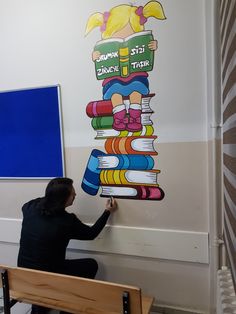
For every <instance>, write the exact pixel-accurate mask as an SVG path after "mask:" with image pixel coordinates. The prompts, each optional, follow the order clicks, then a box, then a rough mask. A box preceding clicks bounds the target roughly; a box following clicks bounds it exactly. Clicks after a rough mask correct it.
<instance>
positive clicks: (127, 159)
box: [98, 154, 154, 170]
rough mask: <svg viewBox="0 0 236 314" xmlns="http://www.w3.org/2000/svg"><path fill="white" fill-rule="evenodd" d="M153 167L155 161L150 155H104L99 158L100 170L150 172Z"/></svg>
mask: <svg viewBox="0 0 236 314" xmlns="http://www.w3.org/2000/svg"><path fill="white" fill-rule="evenodd" d="M153 167H154V159H153V158H152V157H151V156H149V155H136V154H129V155H128V154H120V155H119V154H118V155H115V154H107V155H105V154H103V155H100V156H98V168H99V169H133V170H150V169H153Z"/></svg>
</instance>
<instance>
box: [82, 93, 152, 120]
mask: <svg viewBox="0 0 236 314" xmlns="http://www.w3.org/2000/svg"><path fill="white" fill-rule="evenodd" d="M153 96H155V94H149V95H146V96H142V103H141V107H142V112H153V111H152V109H151V108H150V104H149V103H150V100H151V98H152V97H153ZM124 104H125V106H126V109H128V107H129V98H128V97H124ZM112 109H113V106H112V103H111V100H94V101H90V102H89V103H88V104H87V107H86V113H87V116H88V117H90V118H94V117H99V116H111V115H112Z"/></svg>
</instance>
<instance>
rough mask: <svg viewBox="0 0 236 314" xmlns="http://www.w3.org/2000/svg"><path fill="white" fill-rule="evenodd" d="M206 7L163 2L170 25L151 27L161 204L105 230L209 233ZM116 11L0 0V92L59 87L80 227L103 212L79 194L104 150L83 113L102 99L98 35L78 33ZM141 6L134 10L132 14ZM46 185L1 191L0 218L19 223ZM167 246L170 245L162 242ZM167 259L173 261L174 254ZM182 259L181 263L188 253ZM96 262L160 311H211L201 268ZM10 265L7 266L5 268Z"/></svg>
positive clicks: (131, 206) (95, 4) (13, 185)
mask: <svg viewBox="0 0 236 314" xmlns="http://www.w3.org/2000/svg"><path fill="white" fill-rule="evenodd" d="M207 1H208V0H205V1H204V0H198V1H196V0H178V1H172V0H163V1H161V2H162V4H163V7H164V10H165V13H166V16H167V20H165V21H156V20H154V19H149V21H148V22H147V24H146V27H147V29H152V30H153V33H154V37H156V38H157V39H158V42H159V49H158V52H157V54H156V61H155V66H154V70H153V71H152V72H151V73H150V90H151V92H154V93H156V97H155V100H154V102H153V103H154V104H155V108H153V109H154V111H155V114H154V115H153V122H154V127H155V131H156V132H155V133H156V134H157V135H158V137H159V139H158V143H157V148H158V153H159V155H158V160H157V163H158V168H160V169H161V171H162V172H161V174H160V176H159V178H160V184H161V186H162V187H163V188H164V190H165V192H166V198H165V199H164V200H163V201H162V202H159V203H158V202H138V201H126V200H122V201H120V202H119V206H120V209H119V211H118V212H117V213H116V214H115V215H114V217H112V220H111V222H110V224H111V225H114V226H128V227H135V228H137V229H138V228H152V229H155V230H159V229H165V230H167V233H168V230H179V231H180V232H190V233H191V232H197V233H204V234H208V232H209V220H210V218H211V215H212V213H211V211H210V205H209V204H210V202H209V199H210V198H211V193H212V191H211V190H209V182H210V181H209V176H210V175H211V173H210V174H209V172H208V167H209V164H208V161H209V160H208V157H209V156H208V142H207V141H208V139H209V137H208V135H207V134H208V133H207V130H208V121H209V120H210V117H211V116H212V112H211V111H208V110H207V108H208V104H209V99H208V97H209V93H211V88H212V86H210V85H209V84H208V85H207V79H208V77H209V76H208V74H209V71H211V69H212V68H211V67H209V59H210V56H209V54H207V51H208V50H209V49H211V48H212V46H213V45H214V43H213V42H209V41H208V45H206V43H207V41H206V38H208V36H209V37H210V34H211V30H209V25H211V21H212V20H213V16H212V14H209V13H211V12H212V8H213V1H211V2H210V4H209V2H207ZM120 3H122V2H121V1H117V0H110V1H109V2H108V1H104V0H99V1H92V0H87V1H86V2H82V1H77V0H69V1H68V0H67V1H66V0H57V1H56V0H21V1H18V0H0V39H1V49H0V73H1V75H0V90H10V89H19V88H26V87H37V86H46V85H53V84H60V86H61V94H62V95H61V96H62V114H63V128H64V142H65V157H66V170H67V175H68V176H69V177H72V178H73V179H74V181H75V187H76V190H77V196H78V199H77V201H76V202H75V205H74V206H73V207H72V209H71V210H74V211H76V212H78V207H79V215H80V217H81V219H82V220H84V221H85V222H92V221H94V220H95V219H96V217H97V216H98V215H99V213H100V212H101V208H103V206H104V205H103V204H104V200H101V199H100V198H99V196H97V197H88V196H87V195H86V194H85V193H84V192H83V191H81V189H80V187H79V185H80V183H81V178H82V176H83V171H84V167H85V165H86V161H87V159H88V156H89V152H90V151H91V150H92V148H94V147H98V148H100V149H102V148H103V145H104V143H103V142H102V141H96V140H94V136H95V134H94V131H93V129H92V127H91V126H90V119H89V118H88V117H87V116H86V114H85V108H86V105H87V103H88V102H89V101H91V100H97V99H101V97H102V93H101V83H100V82H98V81H96V79H95V72H94V67H93V63H92V61H91V59H90V56H91V52H92V49H93V47H94V44H95V42H96V41H97V40H99V39H100V35H99V31H98V29H95V30H94V31H93V32H92V33H91V34H89V35H88V36H87V37H86V38H85V37H84V30H85V25H86V21H87V18H88V17H89V15H90V14H92V13H94V12H95V11H101V12H104V11H107V10H108V9H110V8H111V7H113V6H115V5H118V4H120ZM124 3H125V1H124ZM145 3H146V2H145V1H138V2H137V5H141V4H145ZM206 3H208V5H206ZM135 4H136V3H135ZM207 32H208V33H207ZM206 48H207V49H208V50H207V51H206ZM213 67H214V65H213ZM208 81H209V80H208ZM46 183H47V181H46V180H41V181H32V180H31V181H24V180H20V181H17V180H15V181H10V180H9V181H7V180H2V181H0V196H1V204H0V216H1V217H3V218H13V219H15V218H21V211H20V208H21V206H22V204H23V203H24V202H25V201H27V200H29V199H31V198H34V197H37V196H39V195H42V194H43V191H44V188H45V184H46ZM212 210H213V211H214V208H213V209H212ZM6 232H7V231H6ZM0 241H1V239H0ZM165 241H166V242H165ZM165 243H167V236H166V238H165V237H164V238H163V245H165ZM206 243H207V244H208V242H206ZM139 245H141V246H140V248H141V247H142V245H143V242H142V241H139ZM172 245H174V242H172ZM4 247H5V244H4ZM5 249H6V248H5ZM169 250H170V251H172V253H173V254H172V256H174V252H175V250H174V248H173V247H170V248H169ZM16 251H17V250H16ZM185 251H186V252H185V253H188V247H186V250H185ZM15 254H16V253H15ZM69 254H71V256H77V255H78V254H79V253H78V252H77V251H72V252H69ZM83 254H84V253H83ZM87 254H89V255H91V254H92V252H91V251H89V252H88V253H87ZM1 255H2V254H1ZM92 255H93V254H92ZM94 255H95V256H97V258H98V259H99V261H100V264H101V271H100V276H101V277H102V276H103V277H105V278H106V279H108V280H118V281H123V282H130V283H133V284H137V285H138V284H140V286H141V287H142V288H143V289H144V290H145V291H147V292H149V293H150V294H153V295H154V296H155V297H156V300H157V303H158V304H160V303H163V304H168V305H172V306H180V307H185V308H192V309H196V310H199V311H208V310H209V307H210V301H209V295H210V279H209V276H210V266H209V265H208V261H207V262H205V263H202V264H199V263H196V261H195V262H194V261H191V262H190V261H189V260H187V259H186V260H184V259H180V260H178V261H174V258H172V257H170V258H169V260H168V259H165V256H163V255H160V256H158V257H156V258H153V257H150V256H147V258H145V257H135V256H134V255H132V254H131V255H130V256H127V255H122V254H120V252H119V249H118V248H117V252H116V253H114V252H113V253H112V255H110V253H104V252H96V253H94ZM1 259H2V260H4V259H6V256H4V257H3V256H1ZM13 260H14V258H13V257H12V259H11V263H13V262H14V261H13ZM0 262H1V261H0ZM151 279H153V280H151Z"/></svg>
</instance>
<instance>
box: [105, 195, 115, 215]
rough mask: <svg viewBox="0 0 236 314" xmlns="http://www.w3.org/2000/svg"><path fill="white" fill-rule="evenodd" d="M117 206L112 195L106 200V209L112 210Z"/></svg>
mask: <svg viewBox="0 0 236 314" xmlns="http://www.w3.org/2000/svg"><path fill="white" fill-rule="evenodd" d="M117 208H118V205H117V202H116V200H115V199H114V198H113V197H110V198H109V199H108V200H107V202H106V210H108V211H109V212H113V211H115V210H116V209H117Z"/></svg>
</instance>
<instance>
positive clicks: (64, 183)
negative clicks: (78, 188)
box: [40, 178, 73, 216]
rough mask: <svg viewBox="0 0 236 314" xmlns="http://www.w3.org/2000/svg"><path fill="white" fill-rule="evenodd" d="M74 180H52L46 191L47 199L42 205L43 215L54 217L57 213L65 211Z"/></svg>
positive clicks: (43, 200)
mask: <svg viewBox="0 0 236 314" xmlns="http://www.w3.org/2000/svg"><path fill="white" fill-rule="evenodd" d="M72 186H73V180H72V179H70V178H54V179H52V180H51V181H50V182H49V183H48V185H47V187H46V191H45V197H44V198H43V199H42V202H41V204H40V207H41V213H42V214H43V215H47V216H53V215H54V214H55V213H58V212H60V211H63V210H64V209H65V204H66V202H67V200H68V198H69V196H70V194H71V190H72Z"/></svg>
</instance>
